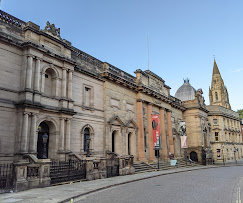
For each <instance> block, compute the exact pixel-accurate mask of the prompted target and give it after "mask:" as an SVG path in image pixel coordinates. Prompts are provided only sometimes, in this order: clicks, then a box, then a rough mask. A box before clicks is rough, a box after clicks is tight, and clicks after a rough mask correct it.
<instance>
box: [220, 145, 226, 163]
mask: <svg viewBox="0 0 243 203" xmlns="http://www.w3.org/2000/svg"><path fill="white" fill-rule="evenodd" d="M221 148H222V153H223V163H224V166H225V161H224V145H223V144H222V145H221Z"/></svg>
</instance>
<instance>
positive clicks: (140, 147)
mask: <svg viewBox="0 0 243 203" xmlns="http://www.w3.org/2000/svg"><path fill="white" fill-rule="evenodd" d="M137 119H138V160H145V159H146V158H145V150H144V127H143V103H142V100H138V101H137Z"/></svg>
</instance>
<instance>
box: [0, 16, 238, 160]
mask: <svg viewBox="0 0 243 203" xmlns="http://www.w3.org/2000/svg"><path fill="white" fill-rule="evenodd" d="M0 58H1V61H0V73H1V74H0V129H1V131H0V132H1V134H0V162H10V163H12V162H18V161H20V160H25V159H26V157H29V156H31V157H32V158H33V159H37V160H39V159H40V160H42V159H46V158H48V159H50V160H51V161H64V160H68V159H69V158H70V157H71V156H75V157H76V158H78V159H86V156H87V155H88V156H89V155H90V156H91V157H93V158H101V157H105V156H106V154H107V153H113V154H116V155H117V156H119V157H126V156H129V155H133V156H134V160H135V161H146V162H153V161H155V159H156V156H157V155H158V154H157V152H156V151H155V150H154V149H153V135H152V120H151V119H152V118H151V116H152V115H154V114H158V115H159V118H160V132H161V146H162V149H161V150H160V157H161V158H162V159H164V160H166V159H168V157H169V155H173V156H175V157H176V158H181V157H183V151H182V150H181V143H180V134H179V129H180V126H181V123H186V126H187V135H188V145H189V148H188V150H187V154H186V155H187V156H190V157H192V158H193V159H194V160H195V161H197V160H198V161H199V162H201V161H202V157H203V156H204V155H205V156H208V157H210V156H211V152H213V154H214V159H215V160H216V161H217V160H221V157H220V158H219V154H220V156H221V152H222V151H219V149H220V150H221V148H220V146H223V145H222V144H224V147H223V148H224V154H225V157H227V159H228V158H230V159H232V153H233V152H232V150H234V149H236V150H237V149H239V150H238V152H237V153H238V154H237V153H236V155H237V157H241V156H242V149H241V145H242V136H241V137H240V135H239V134H240V133H239V130H240V127H239V118H238V117H237V115H238V114H237V113H236V112H234V111H232V110H230V104H229V99H228V93H227V89H226V88H225V86H224V84H223V80H222V78H221V76H220V73H219V71H218V68H217V65H215V68H214V74H213V82H212V87H211V89H210V95H211V96H210V102H211V105H210V106H208V107H206V106H205V103H204V99H203V96H202V94H203V92H202V90H200V89H199V90H197V91H196V90H195V89H194V88H192V87H191V86H190V84H189V81H185V83H184V84H183V85H182V87H181V88H179V90H178V91H177V94H176V97H177V98H176V97H173V96H171V95H170V87H169V86H168V85H166V84H165V81H164V80H163V79H162V78H161V77H159V76H158V75H157V74H155V73H153V72H151V71H149V70H145V71H143V70H140V69H138V70H136V71H135V75H134V76H133V75H130V74H128V73H126V72H125V71H123V70H121V69H119V68H117V67H115V66H113V65H111V64H110V63H108V62H102V61H100V60H98V59H96V58H94V57H93V56H90V55H88V54H87V53H85V52H83V51H81V50H79V49H77V48H75V47H73V46H72V44H71V43H70V42H69V41H67V40H65V39H62V38H61V36H60V29H56V28H55V25H54V24H50V23H49V22H47V25H46V27H45V28H44V29H43V30H42V29H40V27H39V26H38V25H36V24H34V23H32V22H27V23H26V22H24V21H21V20H19V19H17V18H15V17H13V16H11V15H9V14H7V13H5V12H3V11H1V12H0ZM215 64H216V62H215ZM216 121H217V122H216ZM210 130H211V131H210ZM211 135H212V136H211ZM226 137H227V138H226ZM240 140H241V142H240ZM234 147H235V148H234ZM211 149H212V151H211Z"/></svg>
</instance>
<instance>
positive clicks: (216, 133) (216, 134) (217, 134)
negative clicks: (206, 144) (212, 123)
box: [215, 132, 219, 141]
mask: <svg viewBox="0 0 243 203" xmlns="http://www.w3.org/2000/svg"><path fill="white" fill-rule="evenodd" d="M215 141H219V133H218V132H215Z"/></svg>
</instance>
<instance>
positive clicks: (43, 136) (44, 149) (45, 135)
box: [42, 133, 48, 159]
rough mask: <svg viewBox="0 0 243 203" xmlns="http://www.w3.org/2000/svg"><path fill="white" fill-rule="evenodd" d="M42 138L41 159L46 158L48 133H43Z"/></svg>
mask: <svg viewBox="0 0 243 203" xmlns="http://www.w3.org/2000/svg"><path fill="white" fill-rule="evenodd" d="M42 139H43V145H44V146H43V154H42V159H47V141H48V135H47V134H46V133H44V134H43V135H42Z"/></svg>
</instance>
